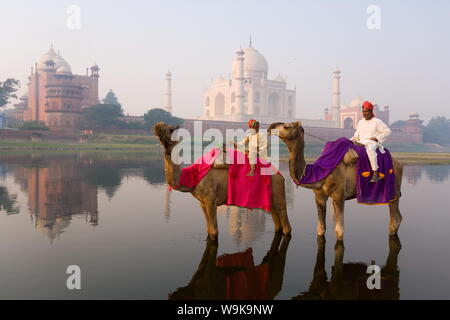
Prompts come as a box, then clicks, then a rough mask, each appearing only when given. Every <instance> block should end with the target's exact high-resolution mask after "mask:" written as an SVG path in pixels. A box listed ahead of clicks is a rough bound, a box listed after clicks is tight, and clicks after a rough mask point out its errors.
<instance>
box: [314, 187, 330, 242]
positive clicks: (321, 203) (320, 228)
mask: <svg viewBox="0 0 450 320" xmlns="http://www.w3.org/2000/svg"><path fill="white" fill-rule="evenodd" d="M314 194H315V195H316V206H317V216H318V220H317V235H318V236H324V235H325V231H326V229H327V225H326V221H325V219H326V215H327V201H328V196H327V195H325V194H324V193H323V192H321V191H319V190H314Z"/></svg>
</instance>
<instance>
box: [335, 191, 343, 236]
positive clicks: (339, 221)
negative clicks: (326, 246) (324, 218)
mask: <svg viewBox="0 0 450 320" xmlns="http://www.w3.org/2000/svg"><path fill="white" fill-rule="evenodd" d="M333 209H334V218H335V221H336V226H335V228H334V231H335V232H336V239H337V240H343V239H344V197H343V196H337V197H333Z"/></svg>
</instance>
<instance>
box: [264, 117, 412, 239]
mask: <svg viewBox="0 0 450 320" xmlns="http://www.w3.org/2000/svg"><path fill="white" fill-rule="evenodd" d="M274 129H275V130H278V131H273V132H274V134H276V135H278V136H279V137H280V139H281V140H282V141H283V142H284V143H286V145H287V147H288V150H289V173H290V175H291V177H292V179H293V180H294V181H300V180H301V178H302V175H303V173H304V170H305V166H306V163H305V156H304V147H305V139H304V134H305V131H304V129H303V127H302V125H301V123H300V121H297V122H292V123H282V122H277V123H272V124H271V125H270V126H269V128H268V129H267V130H268V131H269V134H271V132H272V130H274ZM275 132H277V133H275ZM356 159H357V154H356V152H355V151H354V150H353V149H350V150H349V151H348V152H347V153H346V154H345V156H344V158H343V159H342V161H341V162H340V163H339V164H338V166H337V167H336V169H334V170H333V171H332V172H331V173H330V174H329V175H328V176H327V177H326V178H324V179H322V180H320V181H318V182H316V183H314V184H300V186H302V187H304V188H308V189H312V190H313V191H314V194H315V197H316V205H317V213H318V225H317V234H318V235H319V236H322V235H324V234H325V230H326V223H325V216H326V205H327V200H328V198H329V197H330V198H331V199H332V200H333V208H334V216H335V221H336V226H335V232H336V238H337V239H338V240H342V239H343V238H344V202H345V200H351V199H355V198H356V174H357V172H356V170H357V168H356ZM392 161H393V165H394V172H395V185H396V200H395V201H393V202H391V203H389V213H390V223H389V234H390V235H395V234H397V230H398V228H399V227H400V223H401V221H402V215H401V214H400V210H399V200H400V196H401V192H400V187H401V182H402V175H403V166H402V165H401V164H400V163H399V162H398V161H397V160H396V159H394V158H392Z"/></svg>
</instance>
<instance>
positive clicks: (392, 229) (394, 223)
mask: <svg viewBox="0 0 450 320" xmlns="http://www.w3.org/2000/svg"><path fill="white" fill-rule="evenodd" d="M394 167H395V185H396V199H397V200H396V201H394V202H391V203H389V215H390V222H389V235H391V236H392V235H395V234H397V231H398V228H400V224H401V223H402V219H403V218H402V215H401V213H400V209H399V204H400V197H401V194H402V193H401V186H402V178H403V166H402V165H400V164H398V163H397V162H395V163H394Z"/></svg>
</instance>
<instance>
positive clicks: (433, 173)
mask: <svg viewBox="0 0 450 320" xmlns="http://www.w3.org/2000/svg"><path fill="white" fill-rule="evenodd" d="M425 173H426V175H427V177H428V179H430V180H431V181H433V182H438V183H442V182H445V181H447V179H448V175H449V174H450V166H425Z"/></svg>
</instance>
